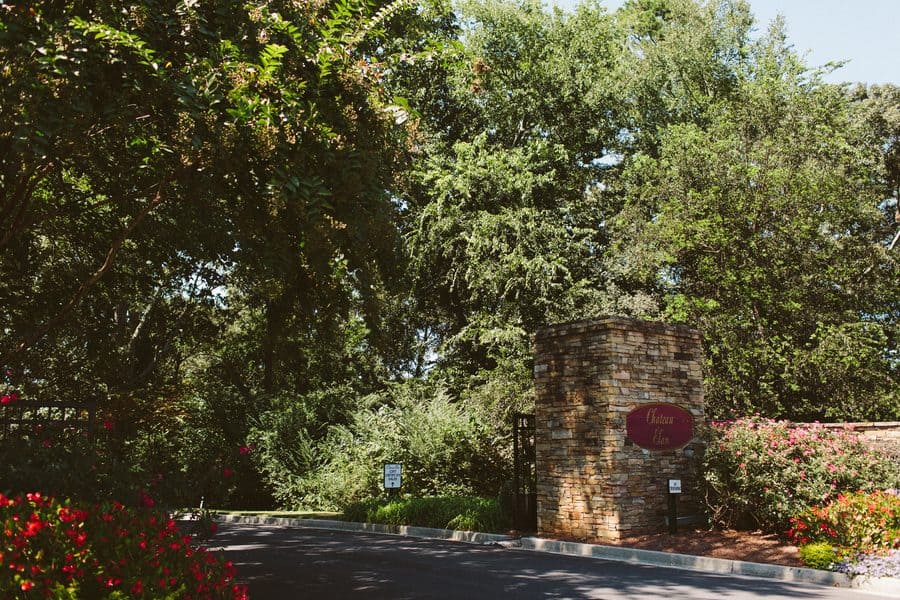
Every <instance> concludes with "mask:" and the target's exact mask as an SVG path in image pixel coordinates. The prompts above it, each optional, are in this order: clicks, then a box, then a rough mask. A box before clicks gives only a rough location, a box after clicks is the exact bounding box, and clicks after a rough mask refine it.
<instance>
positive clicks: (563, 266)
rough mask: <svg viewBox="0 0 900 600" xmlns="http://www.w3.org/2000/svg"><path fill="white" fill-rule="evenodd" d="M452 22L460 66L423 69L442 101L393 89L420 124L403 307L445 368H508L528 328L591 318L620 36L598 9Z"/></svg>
mask: <svg viewBox="0 0 900 600" xmlns="http://www.w3.org/2000/svg"><path fill="white" fill-rule="evenodd" d="M459 18H460V22H461V23H462V24H464V26H463V27H462V31H461V34H460V36H461V40H462V43H461V44H458V45H456V46H453V47H454V48H455V51H456V53H457V57H458V58H457V60H455V61H450V62H449V63H448V64H445V65H443V66H442V68H441V69H432V70H431V71H430V72H429V73H428V74H429V75H430V79H429V81H436V82H437V84H436V87H437V89H438V90H440V94H436V93H435V92H433V91H432V92H427V91H425V86H424V85H422V84H421V83H420V80H416V79H408V80H406V81H401V82H400V84H402V88H401V89H404V90H405V91H407V92H406V93H407V96H408V97H409V98H410V101H411V102H413V103H414V106H416V107H417V108H418V110H419V111H420V112H421V113H422V115H423V116H422V118H421V120H420V122H419V131H420V138H419V139H420V140H421V142H420V145H419V147H418V152H417V153H415V154H414V155H413V159H414V161H415V162H414V166H413V169H412V171H411V174H410V176H409V177H408V179H407V183H408V185H407V187H406V189H405V191H404V195H403V198H404V201H405V209H406V210H405V213H404V225H403V227H404V229H403V231H404V234H405V239H406V241H407V244H408V252H409V255H410V263H411V273H410V279H411V282H412V285H413V298H414V299H415V306H416V307H417V308H418V309H419V310H420V311H421V312H422V313H423V314H425V315H428V317H429V319H430V322H431V323H434V325H433V326H432V327H431V330H432V331H434V332H436V337H437V340H436V341H435V347H437V348H439V356H440V358H441V366H442V367H444V373H450V372H453V373H457V374H459V375H475V374H478V373H486V372H489V371H491V370H493V369H494V368H495V367H497V366H498V365H503V368H504V369H505V368H507V367H509V368H512V369H513V370H514V371H518V367H515V366H513V365H516V364H519V365H524V364H527V363H528V361H529V360H530V352H531V348H530V342H529V338H530V335H531V334H532V333H533V332H534V331H535V329H536V328H537V327H539V326H540V325H543V324H545V323H547V322H550V321H558V320H565V319H571V318H573V317H575V316H581V315H585V314H594V313H596V312H597V311H598V310H599V308H598V307H599V305H600V303H601V298H600V296H599V294H598V289H599V288H602V286H601V285H599V284H598V282H599V280H600V278H601V277H602V273H600V272H598V269H597V264H598V262H597V260H596V258H597V256H599V253H600V250H601V249H602V246H603V244H604V232H603V230H602V228H601V227H598V224H599V223H601V222H602V219H603V215H602V213H601V211H600V210H599V207H598V206H597V205H596V204H595V203H593V202H592V201H591V198H589V197H586V196H585V195H584V190H585V188H586V187H588V186H590V185H596V184H597V183H598V182H599V181H600V180H602V178H603V177H604V173H605V172H606V171H607V170H608V164H607V163H604V158H605V157H607V155H608V154H609V152H610V149H611V148H612V147H613V146H614V144H615V141H616V136H617V134H618V130H619V124H618V121H617V119H616V116H615V111H614V110H613V109H612V107H614V106H615V102H614V100H613V99H614V90H615V79H614V74H615V68H616V60H617V54H616V48H617V46H618V44H619V39H618V38H617V36H616V30H615V28H614V27H613V24H612V19H611V18H610V16H609V15H607V14H606V13H605V12H604V10H603V9H602V8H600V7H599V6H598V5H585V6H582V7H581V8H579V10H578V11H577V12H576V13H574V14H571V15H569V14H565V13H562V12H560V11H555V12H553V13H547V12H545V11H544V10H543V8H542V6H541V5H540V4H539V3H537V2H522V3H511V2H498V1H489V2H469V3H464V4H463V5H462V6H461V7H460V17H459ZM480 378H481V379H483V377H480Z"/></svg>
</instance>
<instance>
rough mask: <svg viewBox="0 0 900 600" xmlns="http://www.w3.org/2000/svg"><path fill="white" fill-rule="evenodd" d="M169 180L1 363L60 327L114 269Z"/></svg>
mask: <svg viewBox="0 0 900 600" xmlns="http://www.w3.org/2000/svg"><path fill="white" fill-rule="evenodd" d="M168 182H169V178H166V179H165V180H163V181H162V182H161V183H160V184H159V187H158V188H157V191H156V196H154V198H153V200H151V201H150V202H148V203H147V205H146V206H144V207H143V208H142V209H141V210H140V211H139V212H138V213H137V215H135V217H134V218H133V219H132V220H131V223H129V224H128V226H127V227H125V228H124V229H123V230H122V231H121V232H119V235H118V236H117V237H116V238H115V239H114V240H113V242H112V244H111V245H110V247H109V251H108V252H107V253H106V259H105V260H104V261H103V264H102V265H100V267H99V268H98V269H97V270H96V271H94V273H93V274H92V275H91V276H90V277H88V278H87V279H86V280H85V281H84V282H82V284H81V285H80V286H79V287H78V290H76V292H75V293H74V294H73V295H72V297H71V298H70V299H69V301H68V302H67V303H66V304H65V306H63V307H62V309H60V311H59V312H58V313H57V314H56V316H54V317H53V318H51V319H50V320H49V321H47V322H46V323H44V324H43V325H42V326H40V327H38V328H37V329H36V330H35V331H34V332H33V333H32V334H30V335H27V336H25V337H24V338H23V339H22V340H21V341H20V342H19V343H18V344H17V345H16V346H15V347H14V348H13V349H12V350H10V351H8V352H7V353H5V354H4V355H3V356H2V358H0V364H6V363H8V362H9V361H10V359H11V358H12V357H13V356H15V355H17V354H20V353H22V352H24V351H25V350H27V349H28V348H30V347H31V346H33V345H34V344H35V343H36V342H38V341H39V340H40V339H42V338H43V337H44V336H46V335H47V334H48V333H50V331H52V330H53V329H55V328H57V327H59V326H60V325H61V324H62V323H63V322H64V321H65V320H66V318H67V317H68V316H69V313H71V312H72V311H73V310H74V309H75V308H76V307H77V306H78V305H79V304H81V301H82V300H83V299H84V297H85V296H86V295H87V294H88V292H89V291H90V290H91V288H93V287H94V286H95V285H96V284H97V282H98V281H100V279H102V278H103V276H104V275H106V273H107V272H109V270H110V269H112V266H113V263H114V262H115V260H116V255H118V254H119V251H120V250H121V249H122V245H123V244H124V243H125V241H126V240H127V239H128V238H129V237H130V236H131V234H132V233H133V232H134V230H135V229H137V227H138V226H139V225H140V224H141V222H143V220H144V219H145V218H146V217H147V215H148V214H150V213H151V212H152V211H153V210H154V209H155V208H156V207H157V206H159V205H160V204H162V203H163V202H164V201H165V196H164V194H163V192H164V188H165V186H166V184H167V183H168Z"/></svg>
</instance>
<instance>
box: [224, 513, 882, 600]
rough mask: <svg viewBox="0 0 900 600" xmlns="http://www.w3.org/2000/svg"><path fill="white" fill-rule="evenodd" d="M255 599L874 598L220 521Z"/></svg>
mask: <svg viewBox="0 0 900 600" xmlns="http://www.w3.org/2000/svg"><path fill="white" fill-rule="evenodd" d="M209 545H210V547H212V548H222V549H223V550H224V552H225V555H226V556H227V558H228V559H229V560H231V561H233V562H234V563H235V565H236V566H237V568H238V577H239V580H240V581H242V582H244V583H247V584H248V585H249V590H250V598H251V600H276V599H277V600H282V599H287V600H291V599H294V598H304V599H306V598H309V599H331V598H334V599H353V598H366V599H371V598H390V599H397V600H403V599H412V598H416V599H418V598H425V599H427V598H433V599H441V600H454V599H459V600H463V599H465V600H498V599H499V598H541V599H544V598H602V599H604V600H625V599H628V600H650V599H653V600H659V599H660V598H679V599H681V598H683V599H685V600H759V599H762V598H765V599H767V600H772V599H776V600H777V599H791V600H798V599H799V600H813V599H819V598H824V599H831V600H838V599H840V600H875V599H877V598H886V597H887V596H878V595H876V594H872V593H866V592H857V591H854V590H849V589H839V588H827V587H822V586H815V585H810V584H798V583H788V582H783V581H776V580H767V579H757V578H751V577H740V576H726V575H715V574H709V573H701V572H695V571H687V570H682V569H672V568H664V567H653V566H643V565H634V564H627V563H620V562H614V561H605V560H598V559H592V558H586V557H579V556H561V555H555V554H545V553H540V552H529V551H524V550H507V549H503V548H500V547H497V546H476V545H471V544H463V543H458V542H447V541H439V540H423V539H416V538H409V537H401V536H390V535H376V534H368V533H352V532H343V531H330V530H314V529H305V528H303V529H299V528H296V529H295V528H285V527H276V526H265V525H237V524H222V525H221V528H220V530H219V533H218V534H217V535H216V536H215V537H214V538H212V539H211V540H210V542H209Z"/></svg>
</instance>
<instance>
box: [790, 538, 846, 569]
mask: <svg viewBox="0 0 900 600" xmlns="http://www.w3.org/2000/svg"><path fill="white" fill-rule="evenodd" d="M798 554H799V555H800V560H801V561H803V564H804V565H806V566H807V567H809V568H810V569H823V570H828V569H830V568H831V566H832V565H834V563H835V562H836V561H837V554H836V553H835V551H834V546H832V545H831V544H829V543H828V542H812V543H809V544H804V545H802V546H800V550H799V552H798Z"/></svg>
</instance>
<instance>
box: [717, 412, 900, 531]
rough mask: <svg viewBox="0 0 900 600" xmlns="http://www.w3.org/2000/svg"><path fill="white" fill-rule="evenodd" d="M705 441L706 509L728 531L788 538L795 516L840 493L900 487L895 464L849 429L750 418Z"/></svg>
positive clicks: (724, 426)
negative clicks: (755, 530)
mask: <svg viewBox="0 0 900 600" xmlns="http://www.w3.org/2000/svg"><path fill="white" fill-rule="evenodd" d="M706 442H707V447H706V453H705V455H704V459H703V477H702V479H703V481H704V483H705V486H706V494H705V496H706V504H707V508H708V512H709V514H710V516H711V518H712V519H713V521H714V522H715V523H716V524H718V525H721V526H728V527H735V526H751V525H752V526H758V527H761V528H763V529H765V530H767V531H770V532H772V533H782V532H784V531H785V530H786V529H787V528H788V526H789V524H790V521H789V520H790V518H791V517H793V516H796V515H799V514H802V513H803V512H804V511H806V510H807V509H808V508H810V507H811V506H815V505H822V504H823V503H828V502H829V501H831V500H834V499H837V497H838V495H839V494H841V493H844V492H853V491H858V490H862V491H873V490H876V489H879V488H881V489H883V488H887V487H897V486H898V485H900V473H898V470H897V468H896V465H894V464H893V463H892V462H891V461H890V460H888V459H886V458H884V457H882V456H879V455H876V454H874V453H872V452H871V451H869V450H868V449H867V448H866V446H865V445H864V444H862V443H861V442H860V441H859V439H858V438H857V436H856V435H855V434H854V433H853V432H852V430H849V429H844V430H833V429H828V428H825V427H822V426H821V425H802V426H801V425H793V424H790V423H788V422H784V421H772V420H767V419H753V418H746V419H739V420H737V421H733V422H725V423H715V424H713V426H712V427H710V428H709V431H708V433H707V440H706Z"/></svg>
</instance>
